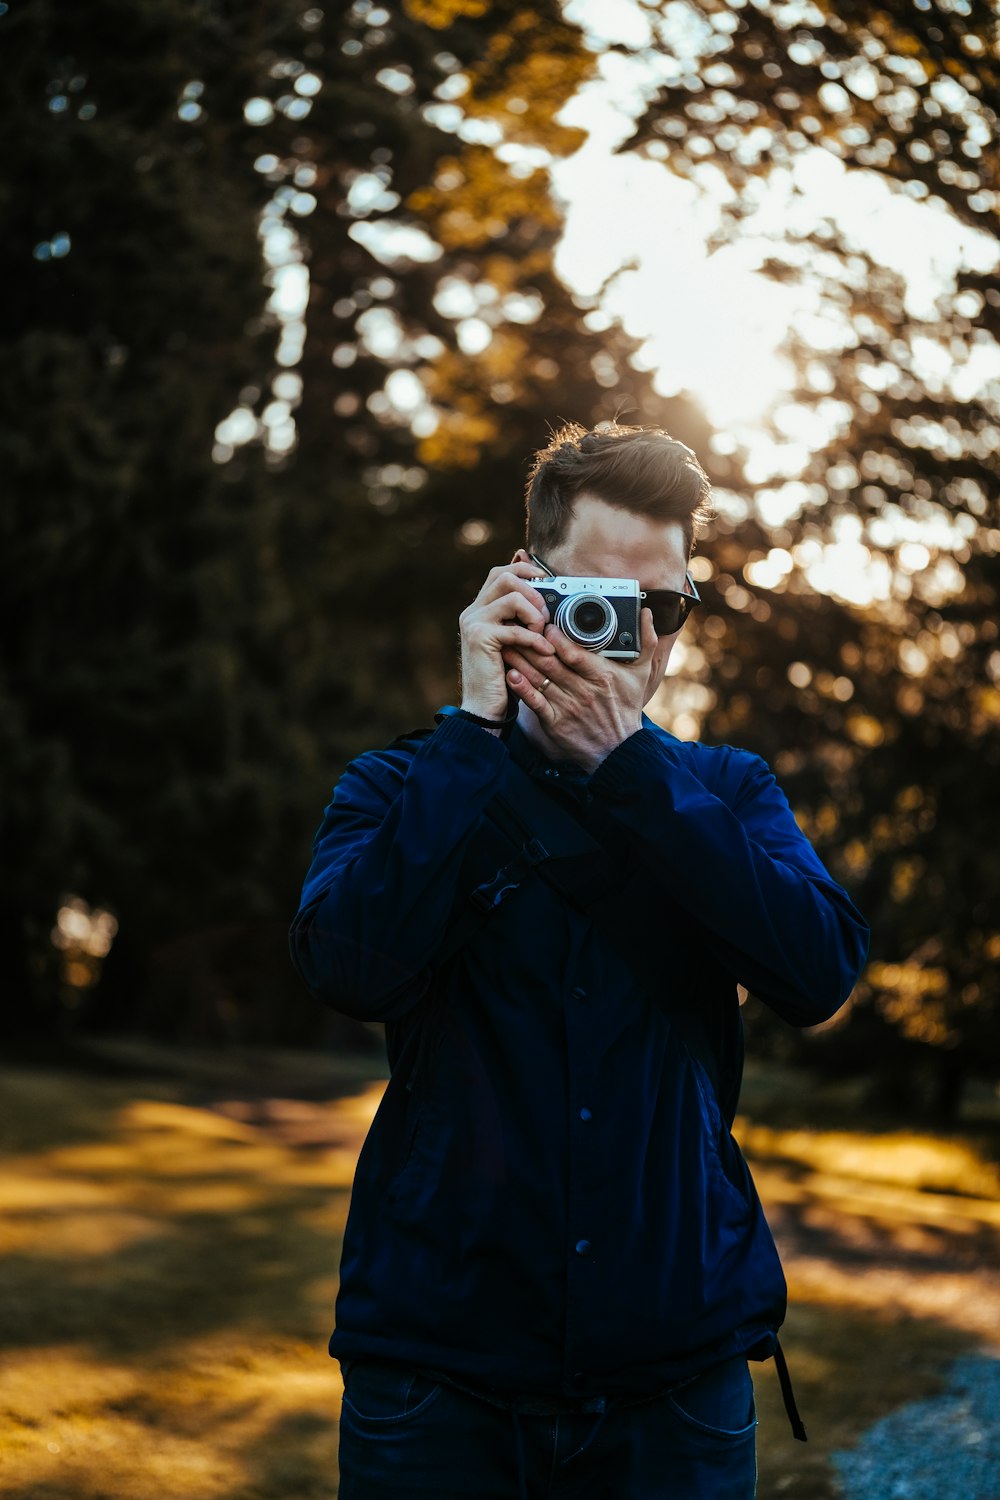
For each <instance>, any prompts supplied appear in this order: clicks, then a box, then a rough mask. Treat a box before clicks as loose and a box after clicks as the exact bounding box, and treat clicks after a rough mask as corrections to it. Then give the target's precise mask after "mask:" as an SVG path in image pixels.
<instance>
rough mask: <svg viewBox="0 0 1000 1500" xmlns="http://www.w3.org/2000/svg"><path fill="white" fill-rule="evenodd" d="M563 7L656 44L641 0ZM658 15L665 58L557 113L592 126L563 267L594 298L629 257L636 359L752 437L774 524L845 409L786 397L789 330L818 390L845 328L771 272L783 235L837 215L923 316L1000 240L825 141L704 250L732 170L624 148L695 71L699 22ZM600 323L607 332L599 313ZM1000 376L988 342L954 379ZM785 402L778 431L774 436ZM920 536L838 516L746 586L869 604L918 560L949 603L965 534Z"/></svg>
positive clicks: (620, 73) (611, 295) (727, 441)
mask: <svg viewBox="0 0 1000 1500" xmlns="http://www.w3.org/2000/svg"><path fill="white" fill-rule="evenodd" d="M565 12H566V15H567V17H568V18H569V19H570V20H573V21H575V22H577V23H578V24H580V25H583V26H584V27H585V28H586V30H587V32H588V34H589V40H590V44H591V45H592V46H593V47H594V50H595V51H599V50H600V49H601V47H602V46H606V45H607V44H608V43H611V42H615V41H618V42H622V43H624V44H626V45H628V46H632V47H635V46H641V45H642V44H643V43H644V42H646V41H648V40H649V20H648V17H647V15H644V14H643V12H642V11H641V9H640V8H639V6H638V5H636V4H635V3H633V0H567V4H566V6H565ZM661 14H664V15H670V16H672V17H673V18H675V19H674V20H672V22H671V24H672V25H673V26H674V31H673V33H672V35H671V38H670V47H669V49H668V52H667V54H665V53H664V51H663V50H662V49H661V50H660V51H659V52H657V53H652V54H649V55H648V57H647V58H646V59H637V58H634V57H631V58H630V57H624V56H622V55H621V54H618V53H614V52H608V51H604V52H603V54H602V55H601V57H600V62H599V77H598V78H597V79H596V80H595V81H593V82H592V83H590V84H588V85H586V86H585V87H584V88H583V89H581V90H580V92H579V93H578V94H577V96H576V97H575V98H574V99H573V100H572V101H571V102H570V103H569V105H568V106H567V107H566V108H565V109H564V110H563V112H562V115H561V116H560V119H561V120H562V121H564V122H565V123H566V124H571V125H576V126H579V127H580V128H582V129H583V130H585V131H586V132H587V140H586V142H585V144H584V145H583V146H582V147H581V148H580V150H578V151H577V152H576V154H575V155H574V156H572V157H571V158H570V159H569V160H567V161H565V162H561V163H559V164H557V165H556V166H555V167H554V169H553V181H554V184H555V188H556V191H557V193H558V194H559V195H560V197H561V198H562V200H563V204H564V212H565V216H566V230H565V235H564V237H563V240H562V243H561V245H560V247H559V252H558V257H557V266H558V269H559V271H560V274H561V275H562V276H563V277H564V278H565V279H566V280H567V282H568V283H569V284H570V285H571V286H572V287H574V288H576V289H577V290H579V291H580V292H583V293H588V294H593V293H595V292H596V291H597V290H598V289H599V287H600V286H601V285H602V283H604V282H605V281H606V280H607V278H608V277H610V276H612V275H613V273H615V272H616V271H617V270H618V268H619V267H627V269H625V270H623V271H622V272H621V273H620V274H619V275H617V276H615V279H614V280H613V282H612V284H611V286H610V287H609V289H608V291H607V292H606V294H605V298H604V302H603V306H604V308H605V309H606V311H607V313H609V314H612V315H614V316H616V317H618V318H620V320H621V322H622V324H623V326H624V328H625V330H626V331H627V332H628V333H629V334H631V335H632V336H634V337H636V338H639V339H642V340H644V343H643V347H642V350H641V359H642V361H643V363H644V364H645V365H646V367H647V368H649V369H651V370H653V371H654V372H655V374H654V384H655V386H656V388H657V389H658V390H660V391H661V392H662V393H663V394H664V395H673V394H675V393H677V392H679V391H682V390H686V391H687V392H689V393H690V394H691V395H692V396H693V397H694V398H695V399H696V400H697V402H698V404H699V405H700V406H701V407H702V409H703V410H704V411H705V414H706V416H707V418H708V420H709V422H710V424H711V425H712V426H713V427H714V428H715V429H716V438H715V440H714V441H715V445H716V447H717V449H718V451H732V449H733V447H734V446H735V445H736V444H741V445H743V446H745V448H746V450H747V452H748V454H749V463H748V467H747V477H748V478H749V479H750V481H751V483H755V484H758V485H760V486H761V489H760V490H759V491H758V494H757V497H756V501H757V507H758V510H759V511H760V513H761V515H762V517H763V518H764V519H765V520H766V521H767V523H768V524H769V525H773V526H777V525H780V524H781V523H782V521H784V520H785V519H786V518H787V517H789V516H791V515H793V514H794V513H795V512H796V511H797V510H798V509H799V508H800V507H801V505H802V504H803V502H808V501H809V500H810V498H812V499H813V500H814V501H815V499H816V498H817V497H810V496H809V494H808V492H807V491H806V489H805V486H803V485H802V484H800V483H797V482H796V476H797V475H798V474H799V473H800V472H801V470H802V468H803V466H804V464H805V462H806V460H807V458H808V455H809V453H810V451H811V450H814V449H815V448H817V447H819V446H821V445H823V444H824V443H825V442H826V441H827V439H828V437H829V436H830V434H831V432H832V431H834V430H835V429H836V427H837V425H838V421H839V420H841V414H840V413H839V411H838V408H837V405H836V403H835V402H833V401H829V402H827V403H826V404H825V408H824V405H823V403H820V404H819V405H818V406H815V407H812V408H805V407H802V406H798V405H794V404H792V403H790V402H788V401H785V402H783V401H782V397H783V395H784V394H785V393H786V392H787V391H788V390H789V388H790V384H791V380H792V376H793V372H792V370H791V367H790V364H789V363H788V362H787V361H786V360H784V359H783V358H782V357H781V356H779V354H778V346H779V345H780V343H781V342H782V340H783V339H784V337H785V336H786V334H787V332H788V330H789V329H790V328H791V327H793V326H795V327H797V328H798V329H800V330H801V331H802V332H803V333H804V334H805V335H806V338H807V341H808V343H809V344H811V345H812V347H813V348H814V349H815V350H816V367H817V380H818V384H819V388H822V382H823V378H824V372H823V370H822V364H823V355H824V352H828V351H830V350H833V349H836V348H838V347H840V346H841V345H842V344H843V342H844V340H845V338H846V337H849V336H850V330H847V329H845V328H844V326H843V325H842V324H838V323H837V322H835V321H834V320H833V319H832V318H831V317H830V315H829V313H827V312H825V311H824V310H823V309H822V308H821V307H820V306H819V304H818V301H817V297H816V294H815V293H813V292H810V291H809V290H808V289H806V288H803V287H795V286H789V285H779V284H777V283H775V282H773V281H771V280H769V279H768V278H767V277H765V276H763V275H761V274H759V273H758V270H757V268H758V267H759V266H760V264H761V263H762V261H763V260H764V259H765V257H766V256H768V255H771V254H773V253H774V252H775V250H776V248H777V249H779V250H780V243H781V239H782V237H783V235H784V234H786V233H787V232H788V231H790V230H791V231H794V230H798V231H799V232H802V233H804V232H807V231H808V229H809V228H810V226H811V225H813V224H814V223H815V222H816V221H817V220H818V219H820V218H821V217H822V216H824V215H825V216H828V217H832V218H833V219H834V220H835V221H836V222H837V223H838V225H839V227H840V228H841V230H842V231H843V232H844V234H845V235H846V236H847V237H848V239H849V240H851V241H853V242H854V244H855V245H856V246H857V247H858V248H859V249H863V250H865V251H867V252H868V253H869V254H870V255H871V256H872V257H873V258H874V259H875V260H876V261H878V262H879V263H881V264H883V265H886V266H889V267H892V268H894V269H895V270H897V271H899V272H900V273H901V274H902V275H903V276H904V278H905V281H906V288H907V290H906V302H907V307H908V309H909V310H910V311H911V312H913V313H914V314H917V315H920V314H923V313H926V314H930V313H932V311H933V306H934V302H935V300H936V299H937V298H939V297H941V296H946V295H947V294H948V293H949V291H951V290H952V289H953V288H954V282H955V275H956V272H957V271H958V269H959V268H960V267H961V266H962V265H966V266H971V267H975V268H977V269H979V270H983V271H988V270H990V269H991V268H993V267H995V266H996V264H997V261H998V250H997V245H996V242H995V241H994V240H993V239H992V238H991V237H990V236H989V235H987V234H985V233H976V232H975V231H973V230H970V229H967V228H964V227H963V226H960V225H958V224H957V223H956V222H955V221H954V220H953V219H952V218H951V217H950V215H949V214H948V212H947V211H946V210H945V209H944V208H943V207H942V206H936V205H933V204H925V203H918V202H917V201H915V200H914V199H912V198H910V197H908V196H905V195H903V194H902V193H900V192H898V191H895V192H894V191H893V190H892V189H891V188H890V187H889V186H888V185H887V184H886V183H885V182H884V181H883V179H881V178H879V177H878V176H877V175H876V174H875V173H870V172H859V171H857V170H854V171H850V172H849V171H848V170H847V169H845V167H844V166H843V164H842V163H841V162H839V161H838V160H837V159H836V158H835V157H834V156H832V155H831V154H830V153H828V152H825V151H823V150H821V149H819V148H814V149H810V150H808V151H804V152H803V153H802V154H801V156H800V158H799V159H798V160H797V162H796V164H795V167H794V168H793V169H792V170H790V171H775V172H774V173H773V174H772V176H771V178H770V180H769V182H768V184H767V186H766V188H763V189H762V190H761V191H760V195H759V198H758V201H757V206H756V212H755V215H754V218H753V221H752V226H753V232H752V233H747V232H746V226H744V232H743V233H741V236H740V240H739V243H738V244H737V245H733V246H726V247H724V248H723V249H721V250H719V251H717V252H715V253H714V254H711V255H709V254H708V252H707V250H706V244H707V243H708V241H709V239H710V237H711V235H712V233H713V231H714V230H715V229H716V227H717V225H718V223H719V220H720V217H721V209H722V206H723V204H724V203H725V201H726V200H727V198H728V197H729V195H730V189H729V187H728V185H727V184H726V182H725V180H724V178H723V177H722V175H721V173H719V172H718V171H717V169H715V168H713V167H711V166H706V167H705V168H703V169H702V172H701V180H700V182H699V184H698V185H697V186H696V185H694V184H692V183H691V182H685V181H682V180H681V179H679V178H677V177H675V176H674V175H673V174H672V173H671V172H670V171H669V170H668V169H667V168H666V167H664V166H663V165H662V164H661V163H660V162H658V161H650V160H645V159H642V158H639V157H636V156H629V155H622V156H615V155H614V154H613V152H614V148H615V146H617V145H618V144H619V143H620V142H621V141H623V140H624V139H625V138H626V137H627V136H628V135H629V134H630V133H631V130H632V127H633V121H634V119H635V117H636V116H637V115H638V114H639V112H640V110H641V109H642V106H643V103H644V99H645V97H646V96H648V95H649V94H651V93H652V92H653V91H654V90H655V88H656V86H657V84H658V83H659V82H660V81H662V80H663V79H664V77H669V76H675V75H676V73H677V71H678V67H679V66H683V58H684V54H685V49H690V48H691V47H693V46H694V44H695V43H696V42H697V36H695V35H694V34H693V32H692V31H691V27H695V28H696V27H697V26H698V25H699V24H703V23H700V22H699V21H698V20H697V18H695V19H691V18H692V15H693V13H692V12H691V11H689V10H688V8H687V7H685V6H684V5H683V4H679V5H673V6H671V7H669V8H668V10H667V11H665V12H662V13H661ZM679 60H680V61H679ZM590 322H591V326H593V327H596V328H599V327H601V326H602V324H601V321H600V315H599V314H595V315H591V318H590ZM922 357H923V368H922V369H921V371H920V373H921V374H922V376H923V377H924V378H925V379H926V381H927V383H928V385H929V386H930V387H933V386H934V383H935V382H938V383H939V384H940V383H943V382H944V381H945V380H948V379H954V378H955V377H954V369H953V365H952V361H951V359H950V356H949V354H948V351H947V350H942V349H941V348H940V347H939V346H936V345H934V344H932V343H931V342H930V341H929V340H928V341H926V347H925V348H924V349H923V351H922ZM997 378H1000V351H998V350H997V348H996V346H995V345H994V346H992V347H987V346H983V347H982V348H981V349H980V350H979V351H977V358H976V359H975V360H974V361H972V362H970V366H968V367H967V368H966V369H964V370H963V371H962V373H961V376H960V377H959V379H960V381H961V382H962V384H963V387H964V388H963V389H962V391H961V394H962V395H963V396H969V395H972V394H973V393H974V391H976V390H977V389H982V388H983V387H984V386H985V385H986V383H987V382H988V381H990V380H996V379H997ZM775 409H777V424H778V426H779V429H780V436H779V438H778V439H777V440H775V439H774V438H772V437H771V436H769V435H768V434H767V433H765V432H764V431H763V430H762V425H763V421H764V419H765V417H766V416H767V415H768V413H769V412H772V411H775ZM727 445H728V447H727ZM716 493H717V498H720V497H719V494H718V491H717V492H716ZM960 519H961V521H963V522H965V521H968V519H969V518H968V517H961V518H960ZM924 530H926V528H922V527H921V526H920V525H919V524H918V523H915V522H914V521H913V520H912V519H910V518H907V517H903V516H902V515H898V514H897V515H894V516H893V515H886V516H885V517H880V518H879V520H878V521H877V522H875V523H874V525H873V526H871V527H869V529H868V532H867V534H866V535H862V523H861V520H860V518H857V517H853V516H849V517H843V518H842V519H841V521H840V522H838V524H837V527H835V535H834V538H833V541H832V543H830V544H828V545H826V546H821V545H820V544H819V543H811V544H808V546H807V548H806V549H803V548H802V547H798V548H796V549H795V556H794V557H793V556H792V555H791V554H789V553H787V552H785V551H783V550H782V549H780V548H777V549H774V550H773V551H772V553H771V554H769V556H768V558H767V559H765V560H764V561H762V562H760V563H758V564H756V565H755V567H756V570H757V574H758V575H759V576H754V577H753V579H752V581H753V582H754V583H755V585H757V586H758V587H762V588H768V587H773V586H774V585H775V584H777V585H778V586H779V587H780V586H781V580H782V579H783V577H784V576H785V575H786V574H787V573H788V572H789V571H790V570H791V569H792V568H793V567H798V568H801V569H802V571H803V572H804V573H805V575H806V577H807V578H808V579H809V581H810V583H811V584H812V585H813V587H815V588H816V589H817V590H819V591H820V592H823V593H828V594H833V595H835V596H837V597H839V598H842V599H844V600H845V601H848V602H852V603H855V604H859V605H866V604H870V603H872V602H873V601H874V600H877V599H887V598H889V597H891V596H893V595H894V596H895V597H897V598H898V597H900V596H901V595H902V596H903V597H905V595H906V593H907V591H908V590H909V588H910V587H911V575H912V574H913V573H915V572H917V571H920V572H921V573H922V579H921V589H922V592H923V593H924V594H925V595H927V596H928V597H929V596H930V593H936V594H937V595H938V597H939V598H940V599H941V601H942V602H943V600H944V599H945V598H947V597H949V596H950V595H953V594H954V593H956V592H958V591H960V590H961V588H962V574H961V570H960V568H959V567H958V566H957V565H956V562H955V561H954V560H953V559H952V557H951V556H949V555H947V554H949V553H953V552H956V553H958V554H959V555H960V556H961V555H962V552H963V549H964V547H965V544H966V542H967V540H968V534H969V528H968V527H956V528H954V529H952V530H949V528H948V526H947V524H945V525H944V527H943V528H942V527H941V526H938V527H937V532H938V533H941V532H943V534H935V535H934V537H933V538H931V537H930V535H929V534H928V538H927V539H928V542H929V544H930V546H931V547H932V548H933V549H935V552H934V553H933V554H932V553H928V551H927V549H926V548H925V547H924V546H923V544H922V541H921V537H922V536H923V532H924ZM875 531H878V532H879V535H878V537H876V536H875V535H874V532H875ZM870 544H871V545H870ZM900 544H902V546H900ZM872 545H875V546H883V547H887V548H899V549H900V550H899V552H898V553H897V566H896V568H895V569H890V567H889V566H888V563H887V562H886V560H885V558H884V557H883V556H880V555H879V554H878V553H877V552H874V553H873V551H872V550H871V547H872ZM809 548H811V551H810V550H809ZM907 549H909V550H907ZM937 549H940V551H938V550H937ZM806 551H808V552H809V555H808V556H807V555H806ZM941 553H943V554H945V555H943V556H942V555H941ZM927 564H931V566H930V567H929V568H927Z"/></svg>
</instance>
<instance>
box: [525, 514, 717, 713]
mask: <svg viewBox="0 0 1000 1500" xmlns="http://www.w3.org/2000/svg"><path fill="white" fill-rule="evenodd" d="M573 512H574V514H573V517H572V519H571V521H570V523H569V526H568V527H567V530H566V535H565V536H564V537H563V539H562V541H561V542H560V544H559V545H558V547H554V548H552V549H551V550H550V551H549V552H547V553H546V556H545V562H546V563H547V564H548V566H549V567H550V568H551V569H552V570H553V572H555V573H560V574H564V575H566V576H567V577H577V578H637V579H638V580H639V587H640V588H641V589H677V590H678V591H679V592H683V591H684V588H685V582H684V579H685V575H686V573H687V565H688V553H687V546H686V542H685V537H684V530H683V528H682V526H681V524H680V522H679V521H658V520H655V519H654V518H653V517H652V516H637V515H634V514H633V513H632V512H631V511H629V510H620V509H619V508H618V507H617V506H614V505H607V504H606V503H605V502H604V501H603V500H599V499H598V498H597V496H596V495H588V494H583V495H578V496H577V498H576V500H575V501H574V502H573ZM517 555H518V558H521V559H523V560H524V561H529V560H530V559H529V558H528V554H527V552H523V553H522V552H519V553H518V554H517ZM676 639H677V632H676V631H675V632H674V634H673V635H661V636H659V637H658V639H657V643H656V650H655V651H654V652H653V660H652V662H651V664H650V671H649V682H648V683H647V686H646V691H645V695H644V697H643V703H648V702H649V700H650V698H652V696H653V694H654V693H655V692H656V690H657V688H658V687H659V685H660V682H661V681H662V679H663V674H664V672H665V671H666V668H667V661H668V660H669V657H670V653H671V651H672V650H673V645H674V642H675V641H676Z"/></svg>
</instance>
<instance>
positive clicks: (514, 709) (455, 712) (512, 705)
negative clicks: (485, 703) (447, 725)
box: [434, 693, 521, 740]
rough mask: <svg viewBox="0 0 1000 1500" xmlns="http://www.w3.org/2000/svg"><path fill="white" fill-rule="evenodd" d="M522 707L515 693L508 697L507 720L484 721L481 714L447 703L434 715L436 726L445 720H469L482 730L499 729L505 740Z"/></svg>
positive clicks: (501, 736)
mask: <svg viewBox="0 0 1000 1500" xmlns="http://www.w3.org/2000/svg"><path fill="white" fill-rule="evenodd" d="M520 707H521V702H520V699H519V698H517V697H515V695H514V694H513V693H509V694H508V696H507V717H506V718H505V719H484V718H483V717H482V715H481V714H474V713H472V711H471V710H470V709H468V708H456V707H455V706H454V704H452V703H446V704H445V705H444V707H443V708H440V709H438V711H437V713H436V714H435V715H434V722H435V724H441V723H442V722H443V721H444V720H445V719H468V721H469V723H470V724H478V726H479V728H480V729H499V731H500V738H501V739H502V740H505V739H507V737H508V735H509V734H510V732H511V730H512V729H513V727H514V725H515V724H516V723H517V716H518V712H519V710H520Z"/></svg>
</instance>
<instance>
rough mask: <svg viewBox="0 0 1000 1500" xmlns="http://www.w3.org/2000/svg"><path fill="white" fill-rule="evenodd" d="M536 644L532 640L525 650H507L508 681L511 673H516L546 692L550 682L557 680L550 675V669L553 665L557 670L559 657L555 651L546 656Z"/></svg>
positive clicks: (534, 686)
mask: <svg viewBox="0 0 1000 1500" xmlns="http://www.w3.org/2000/svg"><path fill="white" fill-rule="evenodd" d="M534 644H535V642H534V640H532V641H531V643H530V645H529V646H528V647H527V648H526V649H524V650H520V651H518V650H516V649H515V650H509V651H505V652H504V653H503V659H504V662H505V663H506V665H507V667H508V668H509V669H510V670H509V671H508V674H507V677H508V681H509V680H510V676H511V673H514V674H516V675H519V676H520V677H522V678H523V679H524V680H525V682H527V683H528V685H529V687H533V688H535V689H537V690H538V691H540V692H544V691H545V689H546V688H547V687H548V686H549V685H550V684H552V683H554V682H555V678H554V677H550V676H549V672H548V669H549V668H550V667H552V668H553V670H555V667H556V661H557V658H556V656H555V653H554V652H553V653H552V654H551V655H550V656H546V655H545V654H544V653H543V652H536V651H535V650H534ZM512 685H513V684H512Z"/></svg>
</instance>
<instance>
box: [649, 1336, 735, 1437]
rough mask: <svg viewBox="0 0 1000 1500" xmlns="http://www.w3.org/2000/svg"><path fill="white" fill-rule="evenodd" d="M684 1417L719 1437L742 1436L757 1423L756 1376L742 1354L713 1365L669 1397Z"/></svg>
mask: <svg viewBox="0 0 1000 1500" xmlns="http://www.w3.org/2000/svg"><path fill="white" fill-rule="evenodd" d="M667 1402H668V1405H669V1406H670V1408H671V1410H672V1411H673V1412H674V1414H675V1415H676V1416H677V1417H679V1418H680V1420H681V1421H682V1422H684V1423H686V1424H687V1426H688V1427H689V1428H693V1429H695V1430H696V1431H697V1432H700V1433H705V1434H708V1435H710V1436H712V1437H716V1438H742V1437H745V1436H746V1435H747V1433H750V1432H752V1431H753V1429H754V1428H755V1427H756V1425H757V1412H756V1408H755V1405H754V1396H753V1380H752V1379H751V1376H750V1367H749V1366H748V1364H747V1362H746V1360H745V1359H744V1358H743V1356H742V1355H740V1356H738V1357H737V1358H736V1359H727V1360H726V1361H725V1362H724V1363H723V1364H721V1365H713V1367H712V1368H711V1369H710V1370H705V1371H704V1372H703V1373H702V1374H701V1375H697V1376H695V1378H694V1380H689V1381H688V1382H687V1383H686V1384H685V1385H682V1386H678V1387H676V1388H675V1389H674V1390H673V1391H671V1393H670V1395H669V1396H668V1397H667Z"/></svg>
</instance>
